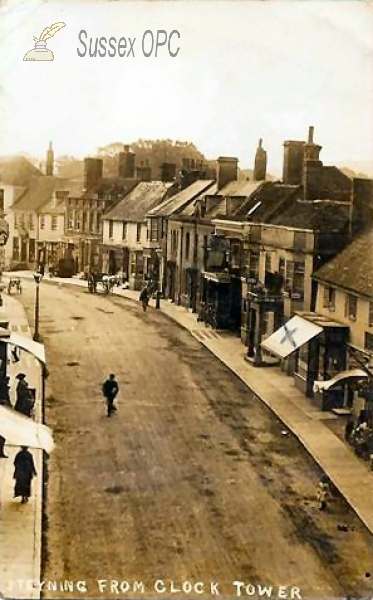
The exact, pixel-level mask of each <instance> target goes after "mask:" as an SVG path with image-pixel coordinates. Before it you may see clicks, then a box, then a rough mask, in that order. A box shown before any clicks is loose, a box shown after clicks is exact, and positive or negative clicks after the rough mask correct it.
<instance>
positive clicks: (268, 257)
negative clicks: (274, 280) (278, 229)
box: [265, 251, 272, 273]
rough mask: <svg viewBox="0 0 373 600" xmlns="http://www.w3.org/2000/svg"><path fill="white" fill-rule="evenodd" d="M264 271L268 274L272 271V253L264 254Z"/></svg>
mask: <svg viewBox="0 0 373 600" xmlns="http://www.w3.org/2000/svg"><path fill="white" fill-rule="evenodd" d="M265 270H266V271H267V272H269V273H271V271H272V252H268V251H267V252H266V254H265Z"/></svg>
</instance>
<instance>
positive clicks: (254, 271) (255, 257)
mask: <svg viewBox="0 0 373 600" xmlns="http://www.w3.org/2000/svg"><path fill="white" fill-rule="evenodd" d="M249 273H250V277H252V278H253V279H259V254H255V253H254V252H250V258H249Z"/></svg>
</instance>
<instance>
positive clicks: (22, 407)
mask: <svg viewBox="0 0 373 600" xmlns="http://www.w3.org/2000/svg"><path fill="white" fill-rule="evenodd" d="M16 379H18V383H17V389H16V396H17V399H16V403H15V405H14V408H15V410H17V411H18V412H20V413H22V414H23V415H26V417H31V411H32V409H33V408H34V400H33V399H32V398H31V392H30V389H29V386H28V383H27V381H26V375H25V374H24V373H18V375H16Z"/></svg>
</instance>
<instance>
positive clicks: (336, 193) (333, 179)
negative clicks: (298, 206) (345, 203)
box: [320, 166, 352, 200]
mask: <svg viewBox="0 0 373 600" xmlns="http://www.w3.org/2000/svg"><path fill="white" fill-rule="evenodd" d="M320 188H321V191H320V198H334V199H338V198H340V199H341V200H342V199H344V198H346V199H348V197H349V194H350V192H351V189H352V180H351V179H350V177H348V176H347V175H346V174H345V173H343V171H341V170H340V169H338V168H337V167H334V166H330V167H328V166H326V167H323V168H322V177H321V186H320Z"/></svg>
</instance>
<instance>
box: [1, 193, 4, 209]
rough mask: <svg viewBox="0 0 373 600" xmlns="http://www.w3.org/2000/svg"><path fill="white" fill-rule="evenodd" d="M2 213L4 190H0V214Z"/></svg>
mask: <svg viewBox="0 0 373 600" xmlns="http://www.w3.org/2000/svg"><path fill="white" fill-rule="evenodd" d="M3 212H4V190H0V213H1V214H3Z"/></svg>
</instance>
